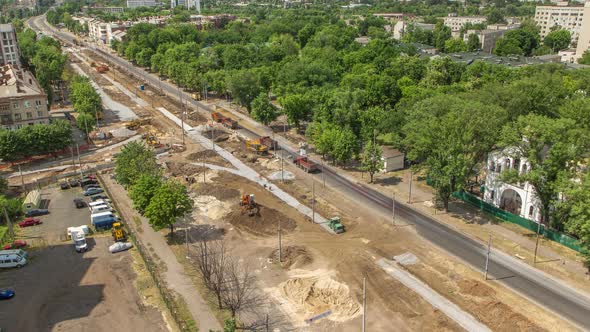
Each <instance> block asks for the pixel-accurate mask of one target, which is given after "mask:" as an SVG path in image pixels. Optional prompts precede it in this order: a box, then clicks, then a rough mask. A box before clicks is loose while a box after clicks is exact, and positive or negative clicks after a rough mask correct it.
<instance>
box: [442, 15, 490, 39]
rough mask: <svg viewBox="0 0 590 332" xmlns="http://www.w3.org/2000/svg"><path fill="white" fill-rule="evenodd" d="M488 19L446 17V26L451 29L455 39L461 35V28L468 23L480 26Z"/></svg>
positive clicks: (479, 17) (481, 17) (478, 17)
mask: <svg viewBox="0 0 590 332" xmlns="http://www.w3.org/2000/svg"><path fill="white" fill-rule="evenodd" d="M485 22H486V18H485V17H484V16H452V15H451V14H449V16H447V17H445V19H444V24H445V26H448V27H449V28H451V33H452V34H453V36H454V37H457V36H458V35H459V32H460V31H461V28H462V27H464V26H465V25H466V24H467V23H471V24H479V23H485Z"/></svg>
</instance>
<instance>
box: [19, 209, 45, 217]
mask: <svg viewBox="0 0 590 332" xmlns="http://www.w3.org/2000/svg"><path fill="white" fill-rule="evenodd" d="M46 214H49V210H47V209H32V210H29V211H27V212H25V216H27V217H36V216H43V215H46Z"/></svg>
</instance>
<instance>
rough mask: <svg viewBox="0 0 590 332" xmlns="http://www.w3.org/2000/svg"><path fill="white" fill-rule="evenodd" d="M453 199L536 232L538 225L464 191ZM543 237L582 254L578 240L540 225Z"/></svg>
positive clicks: (457, 193) (455, 194)
mask: <svg viewBox="0 0 590 332" xmlns="http://www.w3.org/2000/svg"><path fill="white" fill-rule="evenodd" d="M453 196H454V197H456V198H458V199H460V200H462V201H464V202H466V203H469V204H471V205H473V206H475V207H477V208H479V209H481V210H483V211H485V212H487V213H490V214H491V215H493V216H495V217H498V218H500V219H502V220H504V221H507V222H510V223H513V224H517V225H519V226H521V227H524V228H526V229H528V230H530V231H532V232H535V233H536V232H537V229H538V227H539V226H538V224H537V223H536V222H533V221H531V220H528V219H525V218H523V217H521V216H517V215H515V214H512V213H510V212H507V211H504V210H502V209H500V208H497V207H495V206H493V205H492V204H489V203H486V202H484V201H482V200H481V199H479V198H477V197H476V196H473V195H471V194H469V193H467V192H465V191H460V192H459V191H458V192H455V193H454V194H453ZM540 233H541V234H542V235H543V236H544V237H546V238H548V239H550V240H552V241H555V242H557V243H561V244H562V245H564V246H566V247H568V248H570V249H573V250H575V251H577V252H582V247H581V246H580V244H579V243H578V240H576V239H574V238H573V237H571V236H569V235H566V234H563V233H561V232H559V231H556V230H553V229H550V228H546V227H545V226H544V225H541V232H540Z"/></svg>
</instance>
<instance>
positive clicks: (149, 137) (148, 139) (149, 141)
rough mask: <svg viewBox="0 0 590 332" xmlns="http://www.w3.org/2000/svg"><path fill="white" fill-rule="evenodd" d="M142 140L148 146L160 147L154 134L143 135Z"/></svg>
mask: <svg viewBox="0 0 590 332" xmlns="http://www.w3.org/2000/svg"><path fill="white" fill-rule="evenodd" d="M143 138H144V139H145V142H146V143H147V144H148V145H149V146H154V147H156V146H159V145H160V141H159V140H158V138H157V137H156V134H154V133H153V132H149V133H147V134H144V135H143Z"/></svg>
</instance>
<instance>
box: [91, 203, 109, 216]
mask: <svg viewBox="0 0 590 332" xmlns="http://www.w3.org/2000/svg"><path fill="white" fill-rule="evenodd" d="M112 211H113V208H111V207H110V206H109V205H106V204H103V205H97V206H93V207H92V211H91V212H92V213H93V214H95V213H99V212H112Z"/></svg>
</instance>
